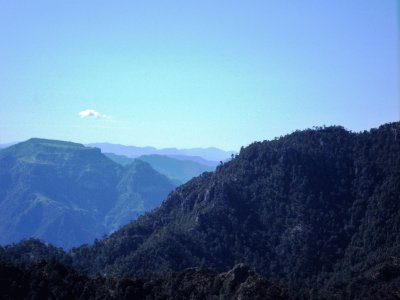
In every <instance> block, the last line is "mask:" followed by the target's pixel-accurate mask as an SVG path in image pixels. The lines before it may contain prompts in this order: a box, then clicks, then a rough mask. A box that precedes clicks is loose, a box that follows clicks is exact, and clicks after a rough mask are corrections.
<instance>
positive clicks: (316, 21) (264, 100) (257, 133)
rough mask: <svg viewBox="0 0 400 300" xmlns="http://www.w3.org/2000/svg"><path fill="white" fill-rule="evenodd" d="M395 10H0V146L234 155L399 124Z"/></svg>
mask: <svg viewBox="0 0 400 300" xmlns="http://www.w3.org/2000/svg"><path fill="white" fill-rule="evenodd" d="M396 2H397V1H395V0H393V1H390V0H380V1H378V0H369V1H368V0H326V1H325V0H324V1H321V0H314V1H307V0H304V1H298V0H285V1H282V0H276V1H268V0H260V1H251V0H249V1H215V0H202V1H194V0H182V1H173V0H170V1H165V0H160V1H152V0H143V1H133V0H129V1H128V0H126V1H124V0H119V1H111V0H108V1H101V0H95V1H82V0H79V1H71V0H68V1H50V0H48V1H40V0H36V1H31V0H21V1H13V0H8V1H5V0H0V143H6V142H11V141H21V140H24V139H27V138H30V137H45V138H53V139H62V140H71V141H77V142H84V143H88V142H103V141H108V142H113V143H122V144H130V145H138V146H145V145H151V146H155V147H169V146H175V147H179V148H183V147H197V146H199V147H206V146H216V147H220V148H222V149H226V150H230V149H232V150H237V149H239V148H240V146H242V145H247V144H249V143H251V142H253V141H255V140H264V139H271V138H273V137H275V136H279V135H282V134H286V133H289V132H291V131H293V130H295V129H303V128H307V127H312V126H314V125H316V126H319V125H323V124H325V125H332V124H337V125H343V126H344V127H346V128H348V129H351V130H355V131H359V130H364V129H369V128H371V127H375V126H378V125H380V124H382V123H385V122H391V121H397V120H399V117H400V107H399V106H400V104H399V91H400V89H399V59H398V55H399V38H398V35H399V28H398V25H399V24H398V20H397V19H398V17H399V10H398V7H396V4H397V3H396ZM86 109H92V110H94V111H96V113H95V112H91V113H90V112H88V111H86V113H85V112H84V113H82V116H83V117H82V116H80V115H79V112H82V111H84V110H86ZM85 116H86V117H85Z"/></svg>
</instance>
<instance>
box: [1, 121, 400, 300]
mask: <svg viewBox="0 0 400 300" xmlns="http://www.w3.org/2000/svg"><path fill="white" fill-rule="evenodd" d="M399 127H400V123H392V124H386V125H383V126H381V127H380V128H378V129H372V130H370V131H368V132H367V131H365V132H361V133H352V132H348V131H346V130H345V129H343V128H342V127H326V128H325V127H324V128H316V129H313V130H311V129H310V130H304V131H296V132H294V133H292V134H289V135H287V136H284V137H281V138H279V139H275V140H272V141H264V142H257V143H253V144H251V145H250V146H248V147H246V148H242V149H241V151H240V154H239V155H238V156H237V157H235V158H234V159H233V160H231V161H229V162H227V163H224V164H223V165H221V166H219V167H218V168H217V170H216V171H215V172H213V173H204V174H203V175H202V176H199V177H197V178H195V179H193V180H191V181H189V182H188V183H186V184H185V185H183V186H180V187H179V188H177V189H176V190H175V191H174V192H173V193H171V194H170V195H169V197H168V198H167V199H166V200H165V201H164V202H163V203H162V205H161V207H160V208H159V209H157V210H155V211H153V212H151V213H147V214H145V215H144V216H142V217H140V218H139V219H138V220H136V221H134V222H132V223H130V224H128V225H127V226H125V227H123V228H122V229H120V230H118V231H117V232H115V233H114V234H112V235H110V236H108V237H106V238H105V239H103V240H100V241H98V242H96V243H95V244H93V245H91V246H87V245H86V246H82V247H79V248H75V249H72V250H71V251H70V252H69V253H68V254H65V256H62V255H61V256H62V259H60V260H62V261H63V262H64V263H65V264H67V265H70V266H73V267H74V268H75V269H78V270H86V271H88V272H89V273H90V274H95V273H96V272H100V274H103V275H105V276H106V277H107V278H108V277H112V278H114V277H115V276H121V275H122V274H124V275H126V276H127V275H130V276H139V277H142V278H157V276H161V277H162V276H164V275H165V274H166V273H168V272H171V271H174V272H177V271H180V270H183V269H186V268H193V267H198V266H204V267H207V268H208V267H211V268H214V269H215V270H217V272H227V271H228V270H230V269H231V268H233V267H234V266H235V265H237V264H239V263H244V264H245V265H248V266H249V267H250V268H251V269H254V270H255V271H256V272H257V273H259V274H261V276H264V277H265V278H268V280H269V281H270V282H275V283H276V282H280V284H283V285H284V286H289V285H290V286H294V287H296V288H297V289H299V288H301V289H303V291H304V290H305V291H306V293H308V295H309V296H310V297H311V298H314V299H325V298H326V299H399V297H400V254H399V253H400V134H398V132H399V133H400V128H399ZM28 244H29V243H28ZM16 247H18V245H17V246H14V247H9V249H3V252H4V256H5V257H10V255H9V254H8V253H11V252H12V251H14V252H15V249H16ZM28 248H29V247H28ZM24 251H25V250H19V251H16V252H18V253H20V254H21V253H24ZM29 251H30V250H27V251H26V252H27V253H29ZM26 252H25V253H26ZM20 254H19V256H21V255H20ZM15 256H16V255H15V254H14V255H13V256H12V257H14V258H9V259H10V260H11V261H18V259H15ZM41 256H42V255H41ZM22 257H24V256H23V255H22ZM25 257H26V256H25ZM174 274H177V273H174ZM174 276H178V275H174ZM178 277H179V276H178ZM147 280H150V279H147ZM291 295H294V294H291ZM296 295H297V296H298V297H300V293H298V294H296ZM193 299H195V298H193Z"/></svg>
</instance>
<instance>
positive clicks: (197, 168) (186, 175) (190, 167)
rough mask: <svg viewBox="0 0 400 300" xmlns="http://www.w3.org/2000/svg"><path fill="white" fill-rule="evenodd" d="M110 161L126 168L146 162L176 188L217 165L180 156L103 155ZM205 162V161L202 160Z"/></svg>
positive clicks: (212, 169)
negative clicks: (137, 161)
mask: <svg viewBox="0 0 400 300" xmlns="http://www.w3.org/2000/svg"><path fill="white" fill-rule="evenodd" d="M104 155H105V156H107V157H108V158H110V159H111V160H113V161H115V162H117V163H119V164H121V165H123V166H126V165H128V164H131V163H132V162H133V161H134V160H141V161H144V162H147V163H148V164H149V165H150V166H151V167H152V168H153V169H154V170H156V171H158V172H160V173H161V174H164V175H165V176H167V177H168V178H169V179H170V180H172V181H173V182H174V183H175V184H176V185H177V186H178V185H181V184H183V183H185V182H187V181H189V180H190V179H192V178H193V177H196V176H199V175H200V174H201V173H203V172H211V171H214V170H215V167H216V165H217V163H215V164H214V165H212V164H211V161H208V164H205V163H204V162H200V161H201V160H197V161H195V160H193V159H192V157H189V158H188V157H186V156H180V157H178V158H176V157H172V156H166V155H158V154H152V155H142V156H139V157H137V158H129V157H127V156H125V155H117V154H114V153H104ZM203 161H205V160H203Z"/></svg>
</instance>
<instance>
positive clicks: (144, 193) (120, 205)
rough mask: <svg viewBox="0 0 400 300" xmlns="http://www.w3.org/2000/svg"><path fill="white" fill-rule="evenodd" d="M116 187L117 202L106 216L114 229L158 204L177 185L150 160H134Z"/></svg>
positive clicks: (112, 229)
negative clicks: (151, 163)
mask: <svg viewBox="0 0 400 300" xmlns="http://www.w3.org/2000/svg"><path fill="white" fill-rule="evenodd" d="M116 188H117V193H118V198H117V202H116V203H115V206H114V207H113V208H112V209H111V210H110V211H109V212H108V214H107V216H106V218H105V224H106V226H107V228H109V229H110V230H111V231H114V230H116V229H118V228H119V227H120V226H121V225H125V224H127V223H128V222H129V221H131V220H134V219H136V218H137V217H138V216H139V215H141V214H143V213H145V212H147V211H150V210H152V209H154V208H156V207H158V206H159V205H160V203H161V201H162V200H163V199H165V198H166V196H167V195H168V194H169V193H170V192H171V191H172V190H173V189H174V188H175V185H174V183H173V182H172V181H170V180H168V178H166V177H165V176H164V175H162V174H160V173H158V172H157V171H156V170H154V169H153V168H152V167H151V166H150V165H149V164H148V163H146V162H143V161H140V160H135V161H134V162H133V163H132V164H130V165H128V166H127V167H126V169H125V170H124V173H123V175H122V177H121V180H120V181H119V183H118V185H117V187H116Z"/></svg>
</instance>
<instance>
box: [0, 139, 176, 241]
mask: <svg viewBox="0 0 400 300" xmlns="http://www.w3.org/2000/svg"><path fill="white" fill-rule="evenodd" d="M139 182H140V184H138V183H139ZM174 187H175V184H173V183H172V182H171V181H170V180H169V179H168V178H166V177H165V176H164V175H161V174H159V173H158V172H157V171H155V170H154V169H152V168H151V167H150V165H148V164H147V163H145V162H142V161H136V162H134V163H133V164H131V165H129V166H127V167H122V166H120V165H119V164H117V163H115V162H113V161H111V160H110V159H109V158H107V157H106V156H104V155H103V154H102V153H101V151H100V149H97V148H89V147H85V146H83V145H82V144H77V143H72V142H64V141H55V140H46V139H37V138H33V139H30V140H28V141H26V142H22V143H19V144H16V145H13V146H10V147H8V148H6V149H3V150H1V151H0V215H1V216H2V218H1V219H0V243H3V244H4V243H11V242H17V241H19V240H20V239H22V238H27V237H38V238H41V239H43V240H45V241H46V242H51V243H53V244H55V245H57V246H62V247H65V248H69V247H72V246H77V245H80V244H82V243H87V242H92V241H93V240H94V238H96V237H97V238H99V237H101V236H102V235H103V234H105V233H109V232H110V231H113V230H116V229H118V227H120V226H121V225H123V224H125V223H127V222H129V221H131V220H132V219H134V218H136V217H137V216H138V215H140V214H142V213H144V212H145V211H148V210H150V209H152V208H154V207H156V206H158V205H159V204H160V202H161V201H162V200H163V199H164V198H165V197H166V195H167V194H168V193H169V192H170V191H172V190H173V189H174Z"/></svg>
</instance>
